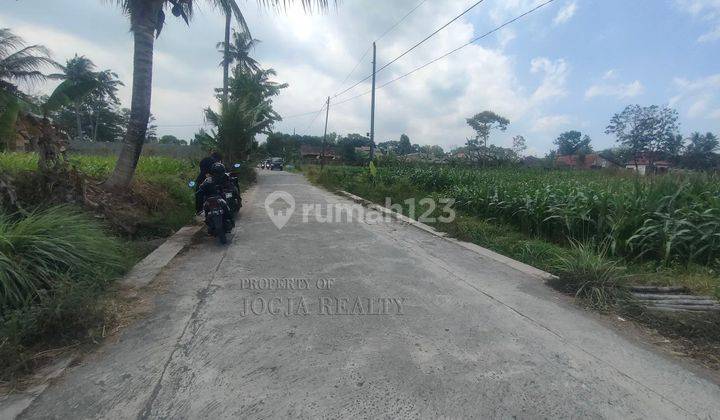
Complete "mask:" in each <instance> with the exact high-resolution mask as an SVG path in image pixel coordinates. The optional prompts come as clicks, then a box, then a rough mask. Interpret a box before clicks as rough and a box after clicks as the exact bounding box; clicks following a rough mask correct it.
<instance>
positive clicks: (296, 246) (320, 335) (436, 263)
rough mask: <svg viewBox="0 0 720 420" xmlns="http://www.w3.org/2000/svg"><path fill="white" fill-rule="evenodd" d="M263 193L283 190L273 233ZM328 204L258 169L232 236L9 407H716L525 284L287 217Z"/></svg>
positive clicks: (33, 410)
mask: <svg viewBox="0 0 720 420" xmlns="http://www.w3.org/2000/svg"><path fill="white" fill-rule="evenodd" d="M275 191H285V192H287V193H290V194H291V195H292V196H293V197H294V199H295V200H296V203H295V212H294V213H293V214H292V216H291V217H290V219H289V221H288V223H287V225H286V226H285V227H284V228H283V229H278V228H277V227H276V226H275V224H274V223H273V222H272V221H271V220H270V218H269V217H268V215H267V212H266V210H265V199H266V197H267V196H268V195H269V194H271V193H273V192H275ZM334 203H346V204H349V203H350V202H349V201H346V200H344V199H342V198H340V197H338V196H335V195H333V194H331V193H329V192H326V191H323V190H321V189H318V188H316V187H313V186H311V185H309V184H308V182H307V181H306V180H305V179H304V178H303V177H302V176H300V175H293V174H288V173H284V172H272V173H270V172H262V173H261V174H260V176H259V181H258V184H257V186H256V187H254V188H253V190H251V191H250V193H249V194H248V197H246V206H245V208H244V209H243V213H242V217H241V219H240V221H239V223H238V227H237V229H236V233H235V235H234V238H233V240H232V244H231V245H230V246H228V247H225V248H223V247H220V246H219V245H216V244H215V242H213V241H212V240H211V238H207V239H203V241H202V242H201V243H199V244H195V245H194V246H193V247H192V248H191V249H190V250H189V251H188V252H185V253H183V254H181V255H180V256H178V257H176V259H175V260H174V261H173V262H172V263H171V264H170V267H169V268H167V269H166V270H165V272H164V273H163V274H162V275H161V278H160V279H159V280H157V281H158V282H160V283H162V284H164V286H163V288H164V290H163V291H161V292H159V293H158V294H157V296H156V298H155V306H154V309H153V311H152V312H151V313H150V315H148V316H147V317H145V318H144V319H142V320H139V321H137V322H136V323H134V324H133V325H131V326H130V327H128V328H127V329H126V330H125V331H123V332H122V333H121V335H120V337H119V339H117V340H115V341H113V342H108V343H106V344H105V345H104V346H103V347H102V348H101V349H100V350H99V351H98V352H96V353H95V354H93V355H89V356H87V357H85V358H84V360H83V361H82V363H80V364H79V365H78V366H75V367H73V368H71V369H70V370H68V371H67V372H66V373H65V374H64V375H63V376H62V377H61V378H60V379H59V380H58V381H57V382H55V383H54V384H53V385H52V386H50V387H49V388H48V389H47V390H46V392H45V393H44V394H43V395H41V396H40V397H39V398H38V399H37V400H36V401H35V402H34V403H33V404H32V405H31V406H30V407H29V408H28V409H27V410H26V411H25V413H24V414H23V417H24V418H48V417H49V418H240V417H242V418H246V417H250V418H276V417H305V418H317V417H331V418H334V417H406V416H408V417H409V416H419V417H426V418H428V417H432V418H436V417H439V416H444V417H454V418H457V417H470V416H472V417H482V418H498V417H502V418H507V417H510V416H518V417H525V418H526V417H606V418H619V417H623V418H643V417H644V418H673V419H675V418H713V417H717V416H720V387H718V385H717V384H716V383H713V382H711V380H710V379H706V377H705V376H704V375H703V374H702V372H693V371H691V370H688V368H686V367H683V366H682V365H681V364H679V363H678V362H677V361H674V360H670V359H668V358H666V357H665V356H662V355H660V354H657V353H655V352H654V351H652V349H649V348H645V347H643V346H641V345H639V344H637V343H636V342H634V341H632V340H629V339H626V338H624V337H623V336H621V335H619V334H618V333H616V332H615V331H613V330H611V329H610V328H608V327H606V326H604V325H603V324H601V323H600V322H599V321H597V320H596V319H595V318H593V317H592V316H591V315H588V314H586V313H585V312H584V311H582V310H581V309H579V308H577V307H575V306H573V305H572V304H570V303H568V302H567V300H566V299H564V298H561V297H560V296H559V295H557V294H556V293H555V292H553V291H551V290H550V289H549V288H548V287H547V286H545V285H544V284H543V283H542V281H540V280H538V279H536V278H533V277H530V276H528V275H525V274H522V273H520V272H518V271H515V270H514V269H512V268H510V267H508V266H506V265H503V264H501V263H498V262H495V261H493V260H490V259H486V258H484V257H481V256H480V255H478V254H475V253H473V252H471V251H468V250H466V249H464V248H462V247H460V246H458V245H456V244H453V243H450V242H448V241H445V240H443V239H441V238H437V237H434V236H432V235H430V234H428V233H426V232H424V231H421V230H419V229H417V228H415V227H412V226H409V225H406V224H402V223H400V222H397V221H390V222H387V221H382V220H377V218H372V217H368V219H374V220H365V222H354V223H321V222H319V221H318V220H316V218H315V216H314V215H313V214H312V213H307V212H306V214H307V217H306V218H307V219H308V220H307V223H305V222H304V220H303V219H304V217H303V210H302V208H303V205H304V204H310V205H320V206H322V208H323V209H324V208H325V206H327V205H329V204H334ZM280 207H282V206H280ZM273 208H275V207H273ZM313 211H314V210H313ZM323 213H324V211H323ZM262 279H273V280H270V281H266V280H262ZM277 279H280V280H277ZM283 279H291V280H283ZM325 279H333V281H325ZM253 280H254V281H253ZM268 288H270V289H273V290H268ZM278 289H279V290H278ZM253 305H254V306H253ZM288 305H289V306H288ZM288 308H290V309H289V310H288ZM254 312H256V313H258V314H259V315H256V314H255V313H254ZM268 312H272V313H274V314H268ZM288 312H289V314H288Z"/></svg>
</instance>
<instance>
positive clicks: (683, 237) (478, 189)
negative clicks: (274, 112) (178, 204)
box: [318, 166, 720, 265]
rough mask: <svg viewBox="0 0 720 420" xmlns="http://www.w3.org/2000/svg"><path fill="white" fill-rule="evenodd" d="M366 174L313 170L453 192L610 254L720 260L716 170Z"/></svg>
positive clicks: (401, 170)
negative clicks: (641, 173) (659, 174)
mask: <svg viewBox="0 0 720 420" xmlns="http://www.w3.org/2000/svg"><path fill="white" fill-rule="evenodd" d="M320 178H322V179H320ZM369 178H370V175H369V171H368V170H367V169H363V168H347V167H328V168H326V169H325V170H324V171H323V174H322V175H318V179H320V182H324V183H326V184H328V183H329V184H331V185H334V186H337V187H341V188H346V189H350V190H353V189H364V190H372V189H378V188H379V189H382V188H388V187H392V186H393V185H398V184H406V185H409V186H410V187H412V188H416V189H418V190H420V191H424V192H426V193H436V194H439V195H442V196H444V197H449V198H454V199H455V202H456V204H455V207H456V209H458V210H460V211H462V212H464V213H465V214H468V215H472V216H477V217H481V218H485V219H492V220H498V221H501V222H503V223H506V224H509V225H512V226H514V227H516V228H518V229H519V230H521V231H522V232H524V233H526V234H529V235H532V236H535V237H540V238H543V239H546V240H550V241H552V242H556V243H568V242H570V241H577V242H583V243H594V244H597V245H599V244H607V245H608V255H609V256H613V257H627V258H634V259H639V260H652V261H660V262H662V263H664V264H666V265H670V264H672V263H677V262H682V263H690V262H692V263H698V264H703V265H717V264H718V263H720V260H718V258H719V256H720V179H719V178H718V177H717V176H712V175H703V174H685V175H679V174H673V175H668V176H662V177H656V178H637V177H635V176H633V175H630V174H623V173H610V172H603V171H560V170H555V171H548V170H540V169H538V170H535V169H522V168H511V169H489V170H479V169H468V168H455V167H448V166H393V167H381V168H379V169H378V170H377V174H376V176H374V177H373V178H374V179H373V180H372V181H373V182H371V180H370V179H369ZM375 186H377V187H375ZM369 193H370V194H372V191H369Z"/></svg>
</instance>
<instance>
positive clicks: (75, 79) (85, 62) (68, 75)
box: [56, 54, 98, 140]
mask: <svg viewBox="0 0 720 420" xmlns="http://www.w3.org/2000/svg"><path fill="white" fill-rule="evenodd" d="M62 70H63V73H62V74H61V75H58V77H61V78H62V79H64V80H65V81H64V82H63V83H62V84H61V85H60V86H58V89H56V92H58V91H60V92H63V93H67V90H68V89H70V88H74V87H77V86H87V89H85V91H83V92H81V93H78V94H76V95H68V101H69V102H72V104H73V107H74V108H75V123H76V127H77V128H76V130H77V131H76V136H77V137H76V139H77V140H82V139H83V132H82V112H81V111H80V105H82V102H83V99H84V98H85V96H87V95H88V94H90V92H91V91H92V90H95V89H97V87H98V83H97V82H98V80H97V73H95V71H94V70H95V63H93V62H92V60H90V59H89V58H87V57H85V56H82V55H81V56H78V55H77V54H75V57H73V58H71V59H70V60H68V61H67V64H66V65H65V66H64V67H63V68H62ZM91 89H92V90H91Z"/></svg>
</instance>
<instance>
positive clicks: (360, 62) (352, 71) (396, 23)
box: [333, 0, 427, 97]
mask: <svg viewBox="0 0 720 420" xmlns="http://www.w3.org/2000/svg"><path fill="white" fill-rule="evenodd" d="M426 1H427V0H422V1H421V2H420V3H418V4H417V5H416V6H415V7H413V8H412V9H410V11H409V12H407V13H406V14H405V16H403V17H402V18H400V20H398V21H397V22H395V24H394V25H392V26H391V27H390V28H388V29H387V30H386V31H385V32H383V33H382V35H380V36H379V37H378V38H376V39H375V42H377V41H379V40H381V39H383V38H384V37H385V36H386V35H388V34H389V33H390V32H392V31H393V30H395V28H397V27H398V26H399V25H400V24H401V23H402V22H403V21H405V19H407V18H408V16H410V15H411V14H413V12H415V10H417V9H418V8H420V6H422V5H423V4H425V2H426ZM371 49H372V46H369V47H368V48H367V49H366V50H365V52H363V53H362V56H360V58H359V59H358V61H357V63H355V67H353V69H352V70H350V73H348V75H347V76H345V79H344V80H343V81H342V83H340V85H339V86H343V85H344V84H345V82H347V81H348V80H349V79H350V76H352V75H353V74H354V73H355V70H357V68H358V67H359V66H360V64H362V62H363V59H364V58H365V57H366V56H367V54H368V53H369V52H370V50H371ZM337 96H338V95H335V96H333V97H337Z"/></svg>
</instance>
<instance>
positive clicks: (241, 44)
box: [217, 31, 260, 101]
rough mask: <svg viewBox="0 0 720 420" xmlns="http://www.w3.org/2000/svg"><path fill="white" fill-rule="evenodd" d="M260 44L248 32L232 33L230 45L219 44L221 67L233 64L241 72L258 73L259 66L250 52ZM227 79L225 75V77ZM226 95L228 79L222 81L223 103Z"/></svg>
mask: <svg viewBox="0 0 720 420" xmlns="http://www.w3.org/2000/svg"><path fill="white" fill-rule="evenodd" d="M259 43H260V40H259V39H254V38H253V37H252V36H251V35H250V33H249V32H246V31H242V32H237V31H233V36H232V42H231V43H230V45H228V44H226V43H224V42H219V43H218V44H217V48H218V50H219V51H220V52H221V53H222V54H223V57H224V58H223V61H222V62H221V63H220V65H222V66H228V67H229V66H232V65H233V64H235V65H236V66H237V67H239V68H240V69H241V70H242V71H245V72H249V73H256V72H258V71H260V64H259V63H258V62H257V61H256V60H255V59H254V58H252V57H250V51H251V50H252V49H254V48H255V46H256V45H257V44H259ZM226 77H227V75H226ZM227 95H228V78H225V79H224V80H223V101H226V100H227Z"/></svg>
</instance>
